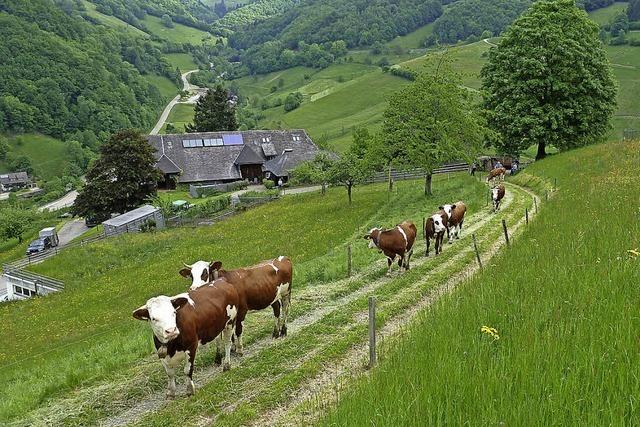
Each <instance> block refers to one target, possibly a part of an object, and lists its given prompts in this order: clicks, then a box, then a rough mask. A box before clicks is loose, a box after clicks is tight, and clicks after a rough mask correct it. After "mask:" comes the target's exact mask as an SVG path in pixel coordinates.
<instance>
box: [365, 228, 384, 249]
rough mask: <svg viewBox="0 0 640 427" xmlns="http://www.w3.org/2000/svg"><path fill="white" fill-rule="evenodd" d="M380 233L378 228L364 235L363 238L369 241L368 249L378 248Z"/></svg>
mask: <svg viewBox="0 0 640 427" xmlns="http://www.w3.org/2000/svg"><path fill="white" fill-rule="evenodd" d="M381 231H382V230H380V229H379V228H372V229H371V230H369V233H367V234H365V235H364V238H365V239H368V240H369V248H371V249H373V248H376V247H378V242H379V241H380V232H381Z"/></svg>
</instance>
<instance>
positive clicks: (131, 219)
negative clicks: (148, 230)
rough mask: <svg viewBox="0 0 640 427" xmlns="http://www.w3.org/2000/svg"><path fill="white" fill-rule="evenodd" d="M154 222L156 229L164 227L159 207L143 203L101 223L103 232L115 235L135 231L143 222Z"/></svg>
mask: <svg viewBox="0 0 640 427" xmlns="http://www.w3.org/2000/svg"><path fill="white" fill-rule="evenodd" d="M150 222H155V228H156V229H162V228H164V226H165V224H164V217H163V216H162V212H161V211H160V209H158V208H156V207H154V206H151V205H144V206H140V207H139V208H137V209H134V210H132V211H129V212H126V213H124V214H122V215H120V216H117V217H115V218H111V219H109V220H107V221H105V222H103V223H102V225H103V226H104V234H106V235H107V236H115V235H117V234H121V233H135V232H138V231H140V227H141V226H142V225H144V224H148V223H150Z"/></svg>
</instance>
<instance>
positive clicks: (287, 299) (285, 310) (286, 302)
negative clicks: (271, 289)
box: [280, 284, 291, 337]
mask: <svg viewBox="0 0 640 427" xmlns="http://www.w3.org/2000/svg"><path fill="white" fill-rule="evenodd" d="M290 306H291V284H289V292H288V293H287V294H286V295H285V296H283V297H282V326H281V327H280V336H281V337H286V336H287V318H288V317H289V307H290Z"/></svg>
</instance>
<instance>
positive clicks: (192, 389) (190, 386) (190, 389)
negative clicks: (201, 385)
mask: <svg viewBox="0 0 640 427" xmlns="http://www.w3.org/2000/svg"><path fill="white" fill-rule="evenodd" d="M194 394H196V386H195V385H194V384H193V381H189V382H188V383H187V396H193V395H194Z"/></svg>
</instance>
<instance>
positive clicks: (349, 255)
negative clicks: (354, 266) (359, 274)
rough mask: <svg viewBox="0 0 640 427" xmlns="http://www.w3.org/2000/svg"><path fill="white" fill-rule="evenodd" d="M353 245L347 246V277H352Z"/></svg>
mask: <svg viewBox="0 0 640 427" xmlns="http://www.w3.org/2000/svg"><path fill="white" fill-rule="evenodd" d="M351 261H352V260H351V245H349V246H347V277H351Z"/></svg>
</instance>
